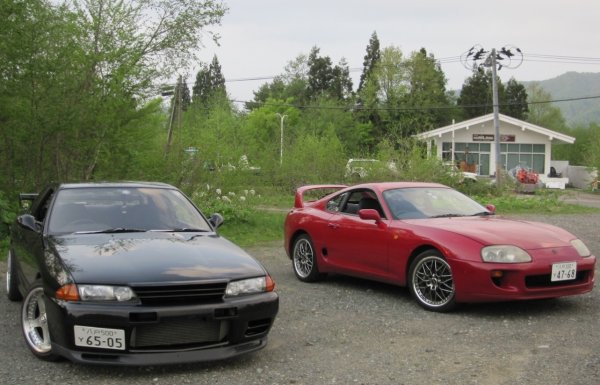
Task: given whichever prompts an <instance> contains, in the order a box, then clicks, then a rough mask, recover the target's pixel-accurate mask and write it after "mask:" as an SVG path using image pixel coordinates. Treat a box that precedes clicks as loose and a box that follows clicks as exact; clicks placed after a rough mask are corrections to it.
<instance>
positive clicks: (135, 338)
mask: <svg viewBox="0 0 600 385" xmlns="http://www.w3.org/2000/svg"><path fill="white" fill-rule="evenodd" d="M228 332H229V323H228V322H226V321H214V320H213V321H206V320H202V319H196V318H188V319H181V318H177V319H166V320H162V321H161V322H159V323H156V324H148V325H138V326H136V327H135V328H133V330H132V333H131V343H130V346H131V348H132V349H152V348H155V349H157V348H164V347H167V346H168V347H169V348H173V349H175V348H185V347H192V346H194V347H197V346H202V345H213V344H216V343H219V342H222V341H225V340H226V337H227V334H228Z"/></svg>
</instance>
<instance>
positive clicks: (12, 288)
mask: <svg viewBox="0 0 600 385" xmlns="http://www.w3.org/2000/svg"><path fill="white" fill-rule="evenodd" d="M6 296H7V297H8V299H9V300H11V301H20V300H22V299H23V296H22V295H21V293H20V292H19V281H18V276H17V268H16V262H15V259H14V257H13V255H12V253H11V251H10V250H8V257H7V259H6Z"/></svg>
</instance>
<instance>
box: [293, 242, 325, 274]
mask: <svg viewBox="0 0 600 385" xmlns="http://www.w3.org/2000/svg"><path fill="white" fill-rule="evenodd" d="M292 266H293V268H294V274H296V277H297V278H298V279H299V280H300V281H302V282H315V281H318V280H319V279H320V278H321V274H320V273H319V266H318V265H317V256H316V253H315V248H314V246H313V243H312V240H311V239H310V236H309V235H308V234H302V235H300V236H299V237H298V238H296V240H295V241H294V247H293V248H292Z"/></svg>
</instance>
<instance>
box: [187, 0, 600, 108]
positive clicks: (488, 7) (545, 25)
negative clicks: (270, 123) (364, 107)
mask: <svg viewBox="0 0 600 385" xmlns="http://www.w3.org/2000/svg"><path fill="white" fill-rule="evenodd" d="M225 3H226V4H227V6H228V7H229V12H228V13H227V14H226V15H225V17H224V18H223V20H222V25H221V26H217V27H215V28H213V30H214V31H215V32H217V33H219V34H220V35H221V39H220V47H219V46H216V45H215V44H214V43H212V41H209V40H208V39H207V40H206V41H205V48H204V50H203V51H202V53H201V58H202V60H203V61H205V62H210V61H211V60H212V57H213V55H217V57H218V59H219V62H220V63H221V67H222V72H223V75H224V76H225V79H226V80H227V81H228V82H227V83H226V86H227V90H228V92H229V94H230V96H231V97H232V98H233V99H235V100H251V99H252V98H253V93H252V91H254V90H257V89H258V88H259V87H260V85H262V84H263V83H266V82H268V81H269V80H260V81H230V80H235V79H244V78H256V77H266V76H275V75H279V74H282V73H283V72H284V68H285V66H286V64H287V63H288V62H289V61H291V60H293V59H295V58H296V57H297V56H298V55H300V54H308V53H309V52H310V50H311V48H312V47H313V46H317V47H319V48H320V50H321V51H320V53H321V55H322V56H329V57H330V58H331V60H332V61H333V63H334V64H337V63H338V62H339V60H340V59H341V58H345V59H346V61H347V63H348V66H349V68H350V69H351V75H352V77H353V81H354V88H355V89H356V86H357V85H358V79H359V77H360V72H361V70H362V64H363V57H364V55H365V53H366V47H367V44H368V43H369V39H370V37H371V34H372V33H373V32H374V31H376V32H377V35H378V37H379V41H380V45H381V48H382V49H383V48H384V47H388V46H395V47H398V48H400V49H401V50H402V52H403V54H404V55H405V56H409V55H410V53H411V52H413V51H416V50H419V49H420V48H421V47H424V48H425V49H426V50H427V52H428V53H432V54H433V55H434V56H435V58H436V59H440V60H441V62H442V69H443V71H444V73H445V74H446V77H447V79H448V85H447V88H448V89H459V88H460V87H461V86H462V84H463V82H464V80H465V78H467V77H468V76H469V75H470V72H469V70H467V69H465V68H464V67H463V65H462V64H461V63H460V61H453V62H449V61H448V59H449V58H455V57H457V56H460V55H461V54H462V53H464V52H466V51H467V50H468V49H469V48H471V47H472V46H473V45H475V44H479V45H481V46H482V47H484V48H486V49H491V48H497V49H499V48H501V47H503V46H506V45H512V46H515V47H519V48H520V49H521V50H522V51H523V53H524V54H525V61H523V63H522V64H521V66H520V67H519V68H517V69H502V70H501V71H500V72H499V75H500V77H501V78H502V81H503V82H506V81H508V79H510V77H513V76H514V77H515V79H517V80H520V81H529V80H545V79H549V78H553V77H555V76H558V75H560V74H563V73H565V72H568V71H576V72H600V31H599V30H598V24H599V18H600V1H598V0H546V1H533V0H519V1H516V0H503V1H485V0H480V1H475V0H453V1H444V0H439V1H433V0H412V1H402V0H395V1H394V0H369V1H364V0H363V1H358V0H320V1H317V0H296V1H288V0H279V1H277V0H225ZM528 54H534V55H551V56H567V57H582V58H596V59H597V60H596V63H595V64H594V63H592V64H590V61H589V60H575V61H573V60H565V61H568V63H556V59H554V60H552V62H541V61H539V60H540V59H539V58H535V61H534V58H528V57H527V55H528ZM444 59H446V63H444ZM582 61H585V62H586V63H581V62H582ZM192 71H197V68H195V69H192ZM190 77H191V78H194V79H195V72H194V73H193V74H191V75H190ZM192 85H193V80H192V84H189V86H190V87H191V86H192ZM598 93H599V94H600V90H599V92H598Z"/></svg>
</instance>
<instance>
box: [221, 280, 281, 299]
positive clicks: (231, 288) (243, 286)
mask: <svg viewBox="0 0 600 385" xmlns="http://www.w3.org/2000/svg"><path fill="white" fill-rule="evenodd" d="M274 288H275V283H274V282H273V280H272V279H271V277H270V276H268V275H267V276H265V277H257V278H250V279H242V280H240V281H231V282H229V283H228V284H227V289H226V290H225V295H227V296H236V295H243V294H253V293H262V292H266V291H273V289H274Z"/></svg>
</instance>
